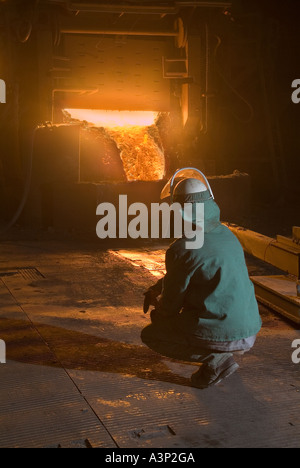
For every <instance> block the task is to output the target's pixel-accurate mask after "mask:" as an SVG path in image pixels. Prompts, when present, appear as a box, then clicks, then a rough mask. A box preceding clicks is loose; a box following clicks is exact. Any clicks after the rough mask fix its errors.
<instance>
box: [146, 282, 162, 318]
mask: <svg viewBox="0 0 300 468" xmlns="http://www.w3.org/2000/svg"><path fill="white" fill-rule="evenodd" d="M144 296H145V299H144V314H147V312H148V310H149V307H150V306H154V307H157V305H158V300H157V297H158V296H159V294H158V293H157V291H155V290H153V289H151V288H150V289H148V291H146V292H145V293H144Z"/></svg>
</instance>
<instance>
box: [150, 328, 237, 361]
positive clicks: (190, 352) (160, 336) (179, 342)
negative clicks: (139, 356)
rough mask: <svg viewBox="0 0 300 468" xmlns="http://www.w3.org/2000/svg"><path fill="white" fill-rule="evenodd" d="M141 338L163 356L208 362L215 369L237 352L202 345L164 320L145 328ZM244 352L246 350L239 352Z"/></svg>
mask: <svg viewBox="0 0 300 468" xmlns="http://www.w3.org/2000/svg"><path fill="white" fill-rule="evenodd" d="M141 339H142V341H143V343H144V344H145V345H147V346H148V347H149V348H150V349H152V350H153V351H155V352H157V353H159V354H162V355H163V356H166V357H170V358H172V359H177V360H181V361H189V362H199V363H203V364H207V365H208V366H209V367H210V368H211V369H213V370H217V369H218V367H219V366H220V365H221V364H222V363H223V362H224V361H225V360H226V359H228V358H229V357H231V356H232V355H233V354H235V353H229V352H228V353H226V352H223V351H215V350H212V349H205V348H203V347H200V346H199V345H197V339H196V338H195V337H193V336H191V335H185V334H183V333H179V332H178V331H177V330H175V329H172V327H171V326H169V325H167V324H166V323H164V322H163V321H159V322H158V323H157V324H156V323H154V324H153V323H152V324H151V325H148V326H147V327H146V328H144V329H143V330H142V333H141ZM243 353H244V351H242V352H239V354H243Z"/></svg>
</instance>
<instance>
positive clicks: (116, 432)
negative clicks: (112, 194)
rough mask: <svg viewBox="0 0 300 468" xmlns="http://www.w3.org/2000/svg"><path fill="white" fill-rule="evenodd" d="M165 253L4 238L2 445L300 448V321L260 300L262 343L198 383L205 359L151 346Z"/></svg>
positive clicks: (257, 270) (256, 268)
mask: <svg viewBox="0 0 300 468" xmlns="http://www.w3.org/2000/svg"><path fill="white" fill-rule="evenodd" d="M165 248H166V246H161V245H157V246H156V245H152V244H151V245H150V244H149V245H144V246H140V247H138V248H137V247H134V246H127V247H126V246H125V247H124V246H123V247H122V248H117V247H116V248H114V247H113V248H112V247H110V248H106V247H104V246H101V245H100V244H92V243H87V242H81V243H80V242H78V241H76V240H71V241H68V240H67V239H66V240H65V241H58V240H51V239H46V240H45V239H42V240H41V239H35V240H34V239H31V240H26V239H25V240H23V241H20V240H6V241H3V242H1V243H0V301H1V306H0V339H2V340H4V341H5V342H6V345H7V362H6V364H0V381H1V385H0V447H2V448H3V447H12V448H18V447H28V448H31V447H32V448H34V447H45V448H46V447H62V448H72V447H78V448H81V447H82V448H117V447H119V448H144V447H150V448H152V447H153V448H191V449H192V448H196V447H197V448H208V447H210V448H238V447H242V448H246V447H250V448H256V447H266V448H271V447H274V448H275V447H285V448H296V447H297V448H299V447H300V364H298V365H297V364H293V362H292V358H291V356H292V352H293V350H292V342H293V340H295V339H299V338H300V332H299V326H296V325H295V324H293V323H291V322H288V321H286V320H285V319H284V318H283V317H280V316H279V315H276V314H275V313H273V312H272V311H270V310H267V309H266V308H265V307H263V306H260V311H261V315H262V319H263V329H262V331H261V333H260V335H259V337H258V339H257V343H256V345H255V347H254V349H253V350H252V351H251V352H250V353H248V354H246V355H244V356H242V357H238V358H237V361H238V363H239V364H240V369H239V371H238V372H237V373H236V374H235V375H234V376H232V377H231V378H230V379H228V380H226V381H224V382H223V383H221V384H219V386H217V387H214V388H211V389H207V390H198V389H195V388H192V387H191V386H190V384H189V377H190V376H191V374H192V373H193V372H194V371H195V370H196V369H197V367H196V366H195V365H189V364H185V363H181V362H176V361H173V360H170V359H167V358H164V357H162V356H160V355H158V354H156V353H154V352H152V351H150V350H149V349H147V348H146V347H145V346H144V345H143V344H142V343H141V340H140V332H141V330H142V328H143V327H144V326H146V324H148V322H149V317H148V316H145V315H144V314H143V311H142V303H143V292H144V290H145V289H147V288H148V287H149V286H150V285H151V284H152V283H153V282H155V281H156V279H157V278H159V277H160V276H161V275H162V274H163V268H164V264H163V258H164V250H165ZM247 261H248V265H249V271H250V273H251V274H262V270H263V269H264V265H262V264H258V262H257V261H254V259H251V258H247Z"/></svg>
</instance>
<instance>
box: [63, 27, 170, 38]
mask: <svg viewBox="0 0 300 468" xmlns="http://www.w3.org/2000/svg"><path fill="white" fill-rule="evenodd" d="M60 32H61V33H63V34H91V35H107V36H149V37H155V36H160V37H177V35H178V33H177V32H176V31H155V30H151V31H146V30H143V31H131V30H128V29H102V28H100V29H87V28H74V27H73V28H72V27H62V28H61V29H60Z"/></svg>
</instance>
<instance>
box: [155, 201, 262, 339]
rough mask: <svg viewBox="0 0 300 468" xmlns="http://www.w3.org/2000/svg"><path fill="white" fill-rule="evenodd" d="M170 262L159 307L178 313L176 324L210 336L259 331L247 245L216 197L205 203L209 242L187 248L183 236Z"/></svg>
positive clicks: (169, 255) (243, 335) (169, 254)
mask: <svg viewBox="0 0 300 468" xmlns="http://www.w3.org/2000/svg"><path fill="white" fill-rule="evenodd" d="M166 264H167V265H166V266H167V275H166V277H165V280H164V288H163V295H162V299H161V301H160V306H161V307H162V308H163V309H164V310H165V313H166V315H173V316H174V320H175V326H176V328H179V329H180V330H183V331H185V332H188V333H190V334H193V335H197V336H199V337H201V338H202V339H204V340H209V341H235V340H240V339H243V338H248V337H250V336H253V335H256V334H257V333H258V332H259V330H260V328H261V319H260V316H259V311H258V305H257V301H256V298H255V293H254V286H253V284H252V282H251V280H250V278H249V274H248V270H247V266H246V262H245V257H244V252H243V249H242V247H241V245H240V243H239V241H238V240H237V238H236V237H235V236H234V234H232V233H231V231H230V230H229V229H228V228H227V227H225V226H223V225H222V224H221V223H220V212H219V208H218V206H217V205H216V203H215V202H214V201H213V200H209V201H207V202H205V235H204V246H203V247H202V248H201V249H197V250H193V249H187V248H186V239H184V238H182V239H178V240H177V241H175V242H174V243H173V244H172V245H171V247H170V248H169V250H168V252H167V256H166ZM179 312H180V314H179ZM178 314H179V315H178Z"/></svg>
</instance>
